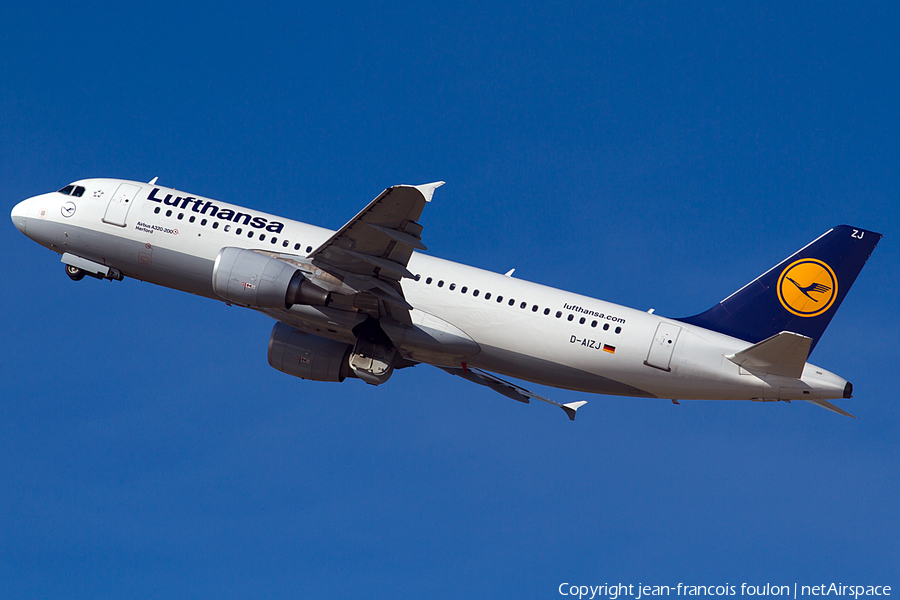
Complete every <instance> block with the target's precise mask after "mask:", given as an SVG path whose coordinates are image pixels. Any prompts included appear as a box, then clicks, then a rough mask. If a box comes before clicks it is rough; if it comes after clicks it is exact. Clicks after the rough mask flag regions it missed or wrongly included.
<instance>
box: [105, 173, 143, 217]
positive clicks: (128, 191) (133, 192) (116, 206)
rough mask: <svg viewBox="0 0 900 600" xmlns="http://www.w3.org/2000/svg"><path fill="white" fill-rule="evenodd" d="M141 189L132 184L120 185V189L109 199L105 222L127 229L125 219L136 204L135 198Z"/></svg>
mask: <svg viewBox="0 0 900 600" xmlns="http://www.w3.org/2000/svg"><path fill="white" fill-rule="evenodd" d="M140 189H141V186H139V185H132V184H130V183H123V184H121V185H119V189H117V190H116V193H115V194H113V196H112V198H110V199H109V205H108V206H107V207H106V214H105V215H103V222H104V223H109V224H110V225H118V226H119V227H125V217H127V216H128V209H129V208H131V205H132V204H134V197H135V196H137V193H138V192H139V191H140Z"/></svg>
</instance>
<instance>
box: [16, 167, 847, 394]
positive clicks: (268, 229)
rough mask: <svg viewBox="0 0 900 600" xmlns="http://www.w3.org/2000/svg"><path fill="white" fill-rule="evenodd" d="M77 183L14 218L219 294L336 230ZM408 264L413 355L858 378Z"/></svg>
mask: <svg viewBox="0 0 900 600" xmlns="http://www.w3.org/2000/svg"><path fill="white" fill-rule="evenodd" d="M123 183H128V184H132V185H134V186H138V187H139V188H140V189H139V190H138V191H137V192H136V194H135V195H134V197H133V199H132V200H129V201H128V202H127V204H124V203H120V204H116V200H115V199H114V198H113V195H114V194H115V193H116V191H117V190H118V189H120V184H123ZM75 185H78V186H83V187H84V189H85V191H84V193H83V195H82V196H81V197H73V196H66V195H64V194H61V193H58V192H53V193H49V194H43V195H39V196H35V197H33V198H30V199H28V200H25V201H23V202H22V203H20V204H19V205H18V206H17V207H16V208H15V209H14V210H13V220H14V222H16V223H17V226H18V227H19V228H20V229H24V231H23V233H25V235H27V236H28V237H29V238H31V239H33V240H35V241H36V242H38V243H40V244H41V245H43V246H46V247H47V248H50V249H51V250H54V251H55V252H57V253H59V254H64V253H70V254H74V255H77V256H80V257H83V258H85V259H88V260H91V261H94V262H97V263H100V264H103V265H108V266H110V267H114V268H115V269H118V270H119V271H120V272H121V273H122V274H123V275H125V276H127V277H133V278H136V279H140V280H143V281H148V282H152V283H155V284H158V285H162V286H166V287H170V288H174V289H179V290H182V291H186V292H190V293H192V294H198V295H201V296H206V297H209V298H213V299H217V300H222V299H221V298H220V297H219V296H217V295H216V294H215V292H214V291H213V288H212V284H211V278H212V271H213V265H214V262H215V260H216V256H217V255H218V253H219V251H220V250H221V249H222V248H223V247H237V248H246V249H257V250H264V251H267V252H277V253H284V254H293V255H298V256H304V257H305V256H306V255H307V254H308V253H309V252H310V251H311V250H313V249H315V248H317V247H318V246H319V245H320V244H322V243H323V242H325V241H326V240H327V239H328V238H329V237H330V236H331V235H332V233H333V232H332V231H330V230H327V229H323V228H321V227H315V226H313V225H308V224H305V223H300V222H297V221H292V220H289V219H285V218H282V217H278V216H276V215H270V214H266V213H261V212H258V211H256V210H250V209H245V208H242V207H239V206H235V205H230V204H227V203H224V202H220V201H216V200H210V199H207V198H201V197H199V196H194V195H189V194H187V193H184V192H179V191H176V190H173V189H167V188H163V187H161V186H158V185H150V184H146V183H137V182H123V181H122V180H117V179H90V180H83V181H79V182H76V183H75ZM154 190H157V191H156V192H155V199H156V200H160V199H162V200H165V199H167V198H168V203H165V202H163V201H154V200H151V199H149V198H148V197H149V196H150V194H151V193H153V191H154ZM213 209H215V210H213ZM214 212H215V213H217V215H216V216H212V215H213V213H214ZM17 217H18V218H19V220H18V221H17V220H16V219H17ZM20 222H21V223H24V225H22V226H19V223H20ZM123 223H124V225H123ZM214 225H215V227H214ZM248 235H249V236H252V237H248ZM408 268H409V270H410V271H411V272H412V273H414V274H416V275H417V278H416V279H415V280H413V279H408V278H407V279H403V280H402V288H403V293H404V296H405V298H406V300H407V301H408V302H409V304H411V305H412V306H413V307H414V310H413V311H411V316H412V321H413V326H412V327H410V326H408V325H406V326H404V325H401V324H400V323H382V327H383V328H384V330H385V332H386V333H387V334H388V335H389V336H390V337H391V339H392V340H393V341H394V343H395V345H396V346H397V347H398V348H399V349H400V352H401V354H402V355H403V356H405V357H406V358H409V359H411V360H415V361H420V362H427V363H431V364H437V365H445V366H460V364H466V365H469V366H472V367H478V368H481V369H485V370H488V371H494V372H497V373H501V374H504V375H507V376H511V377H516V378H520V379H524V380H527V381H532V382H536V383H540V384H544V385H549V386H554V387H559V388H565V389H572V390H579V391H584V392H593V393H605V394H615V395H631V396H647V397H659V398H672V399H676V398H677V399H721V400H731V399H733V400H777V399H785V400H789V399H804V400H812V399H834V398H841V397H842V395H843V392H844V387H845V385H846V384H847V382H846V381H845V380H844V379H842V378H840V377H838V376H836V375H834V374H832V373H830V372H828V371H825V370H824V369H821V368H819V367H816V366H814V365H811V364H809V363H807V364H806V366H805V368H804V370H803V376H802V378H801V379H795V378H785V377H780V376H774V375H760V374H752V373H750V372H749V371H744V370H743V369H741V368H740V367H739V366H738V365H737V364H735V363H733V362H731V361H730V360H728V359H727V358H726V356H727V355H730V354H734V353H736V352H739V351H741V350H743V349H745V348H747V347H749V346H751V344H750V343H748V342H746V341H743V340H740V339H736V338H733V337H729V336H726V335H722V334H719V333H716V332H713V331H710V330H707V329H703V328H700V327H697V326H693V325H690V324H687V323H684V322H681V321H677V320H674V319H667V318H665V317H662V316H658V315H655V314H649V313H647V312H643V311H638V310H634V309H631V308H626V307H624V306H619V305H616V304H611V303H609V302H604V301H602V300H597V299H594V298H589V297H586V296H581V295H578V294H574V293H571V292H566V291H563V290H559V289H554V288H550V287H546V286H543V285H539V284H535V283H529V282H527V281H523V280H519V279H514V278H512V277H507V276H504V275H500V274H496V273H491V272H488V271H484V270H481V269H477V268H474V267H469V266H466V265H462V264H458V263H454V262H450V261H446V260H442V259H439V258H434V257H431V256H428V255H426V254H420V253H416V254H413V256H412V258H411V259H410V261H409V264H408ZM476 292H477V295H476ZM263 312H265V313H267V314H269V315H270V316H272V317H273V318H275V319H278V320H279V321H282V322H285V323H287V324H289V325H292V326H294V327H296V328H297V329H301V330H303V331H306V332H308V333H313V334H316V335H320V336H323V337H328V338H331V339H335V340H341V341H346V342H348V343H352V342H353V339H354V335H353V333H352V331H351V329H352V328H353V327H354V326H355V325H357V324H359V323H360V322H361V321H362V320H363V319H364V316H363V315H362V314H360V313H358V312H356V311H355V310H353V309H352V308H351V309H350V310H347V309H342V308H331V307H329V308H322V307H312V306H306V305H295V306H294V307H292V308H291V309H290V310H287V309H285V310H279V309H265V310H263Z"/></svg>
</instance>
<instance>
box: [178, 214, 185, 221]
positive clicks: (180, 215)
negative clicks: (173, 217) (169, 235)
mask: <svg viewBox="0 0 900 600" xmlns="http://www.w3.org/2000/svg"><path fill="white" fill-rule="evenodd" d="M183 218H184V213H178V220H179V221H180V220H182V219H183Z"/></svg>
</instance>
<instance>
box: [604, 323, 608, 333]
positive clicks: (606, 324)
mask: <svg viewBox="0 0 900 600" xmlns="http://www.w3.org/2000/svg"><path fill="white" fill-rule="evenodd" d="M603 331H609V323H604V324H603Z"/></svg>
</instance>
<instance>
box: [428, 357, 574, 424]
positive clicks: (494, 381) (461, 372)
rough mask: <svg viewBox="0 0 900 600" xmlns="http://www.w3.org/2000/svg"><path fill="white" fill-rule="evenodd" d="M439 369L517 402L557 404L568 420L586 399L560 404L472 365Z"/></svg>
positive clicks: (572, 419) (572, 417) (572, 418)
mask: <svg viewBox="0 0 900 600" xmlns="http://www.w3.org/2000/svg"><path fill="white" fill-rule="evenodd" d="M438 368H439V369H443V370H444V371H446V372H448V373H450V374H451V375H457V376H459V377H462V378H463V379H468V380H469V381H471V382H472V383H477V384H478V385H483V386H485V387H489V388H491V389H492V390H494V391H495V392H497V393H498V394H503V395H504V396H506V397H507V398H512V399H513V400H516V401H517V402H522V403H524V404H530V403H531V398H534V399H535V400H540V401H541V402H546V403H547V404H552V405H553V406H558V407H560V408H561V409H563V410H564V411H566V414H567V415H568V416H569V420H570V421H574V420H575V411H577V410H578V409H579V408H581V407H582V406H584V405H585V404H587V401H584V400H582V401H581V402H569V403H568V404H560V403H559V402H554V401H553V400H550V399H549V398H544V397H543V396H539V395H538V394H535V393H534V392H529V391H528V390H526V389H525V388H523V387H519V386H517V385H516V384H514V383H510V382H508V381H505V380H503V379H500V378H499V377H497V376H496V375H492V374H490V373H488V372H487V371H482V370H481V369H475V368H472V367H465V368H462V367H438Z"/></svg>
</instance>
